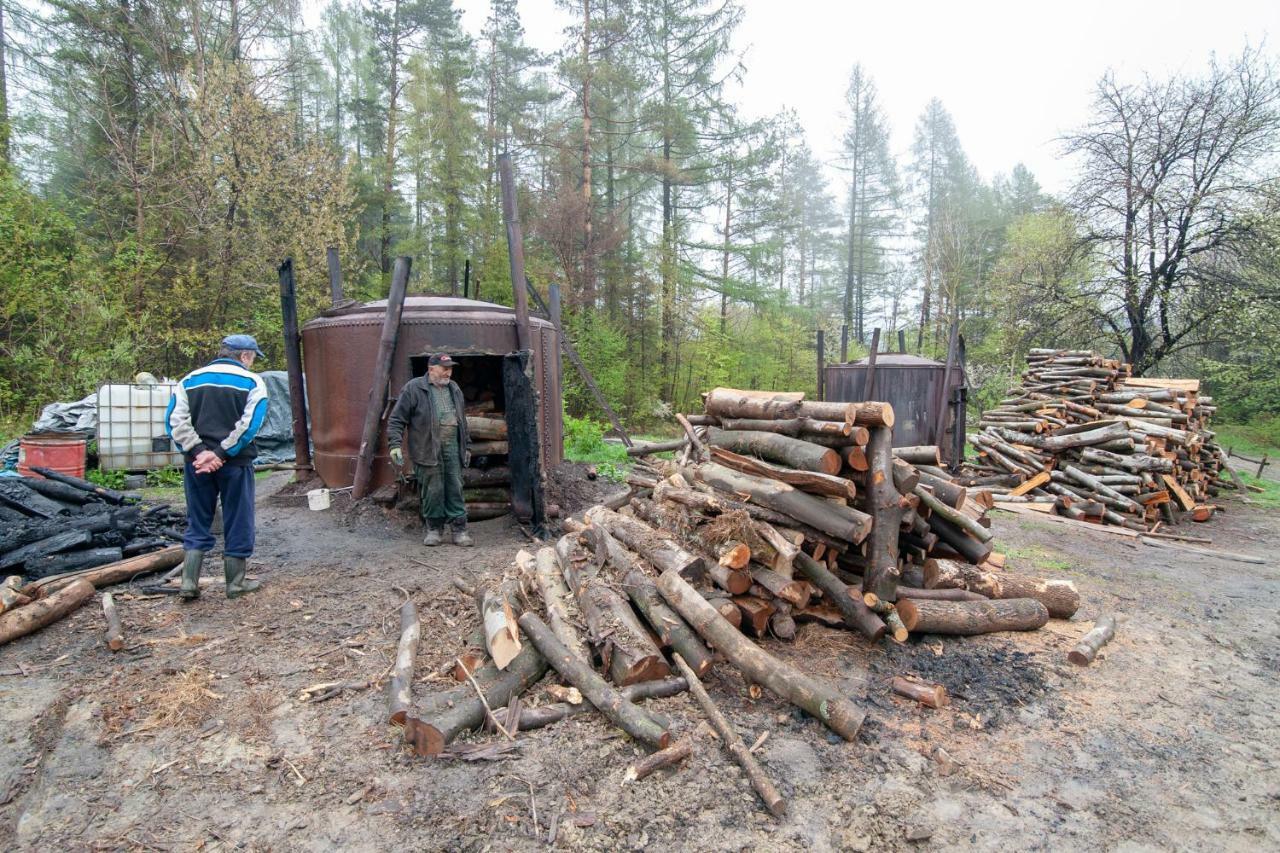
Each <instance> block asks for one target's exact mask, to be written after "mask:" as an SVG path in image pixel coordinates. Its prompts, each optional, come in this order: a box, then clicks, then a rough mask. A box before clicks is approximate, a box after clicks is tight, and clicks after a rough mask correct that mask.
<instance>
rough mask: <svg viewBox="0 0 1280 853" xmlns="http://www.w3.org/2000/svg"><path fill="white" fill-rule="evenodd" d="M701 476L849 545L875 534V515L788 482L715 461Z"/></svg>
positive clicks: (719, 486) (705, 467) (708, 481)
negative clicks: (839, 503)
mask: <svg viewBox="0 0 1280 853" xmlns="http://www.w3.org/2000/svg"><path fill="white" fill-rule="evenodd" d="M696 473H697V477H698V479H700V480H701V481H702V482H704V483H707V484H708V485H710V486H713V487H715V488H717V489H723V490H724V491H726V492H730V493H736V494H744V495H748V496H749V497H750V499H751V500H752V501H754V502H756V503H759V504H763V505H764V506H766V507H768V508H769V509H773V510H776V511H778V512H781V513H784V514H786V515H788V516H790V517H792V518H794V519H796V520H797V521H799V522H801V523H803V524H807V525H810V526H812V527H815V528H817V529H818V530H820V531H822V532H823V533H826V534H829V535H831V536H834V537H835V538H836V539H843V540H845V541H848V542H853V543H857V542H861V541H862V540H863V539H865V538H867V534H868V533H869V532H870V531H871V523H872V522H871V516H869V515H867V514H866V513H862V512H859V511H858V510H856V509H854V508H853V507H847V506H839V505H837V504H833V503H831V502H829V501H824V500H822V499H820V498H816V497H814V496H813V495H808V494H805V493H804V492H801V491H799V490H797V489H795V488H794V487H792V486H788V485H787V484H786V483H778V482H776V481H774V480H767V479H764V478H762V477H753V476H751V475H750V474H742V473H739V472H737V471H734V470H732V469H730V468H726V467H724V466H723V465H717V464H715V463H714V462H712V463H709V464H707V465H703V466H701V467H699V468H698V469H697V472H696Z"/></svg>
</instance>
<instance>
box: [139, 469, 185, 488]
mask: <svg viewBox="0 0 1280 853" xmlns="http://www.w3.org/2000/svg"><path fill="white" fill-rule="evenodd" d="M181 485H182V469H181V468H157V469H156V470H154V471H148V472H147V486H148V487H150V488H153V489H154V488H165V487H173V486H181Z"/></svg>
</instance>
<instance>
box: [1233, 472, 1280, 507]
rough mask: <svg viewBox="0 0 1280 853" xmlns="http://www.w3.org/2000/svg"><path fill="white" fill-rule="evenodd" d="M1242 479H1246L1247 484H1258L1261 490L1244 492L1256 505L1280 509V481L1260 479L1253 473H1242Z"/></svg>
mask: <svg viewBox="0 0 1280 853" xmlns="http://www.w3.org/2000/svg"><path fill="white" fill-rule="evenodd" d="M1240 479H1241V480H1244V482H1245V483H1246V484H1247V485H1250V486H1258V487H1259V488H1261V489H1262V491H1261V492H1254V491H1249V492H1244V493H1243V495H1244V496H1245V497H1247V498H1248V499H1249V500H1250V501H1251V502H1252V503H1253V504H1254V506H1260V507H1263V508H1264V509H1280V483H1277V482H1276V481H1275V480H1260V479H1258V478H1257V477H1255V476H1253V475H1252V474H1241V475H1240Z"/></svg>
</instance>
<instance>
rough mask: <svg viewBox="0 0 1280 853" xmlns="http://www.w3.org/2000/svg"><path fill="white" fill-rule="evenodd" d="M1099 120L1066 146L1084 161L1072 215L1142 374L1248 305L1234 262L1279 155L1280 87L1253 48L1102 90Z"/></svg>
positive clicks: (1121, 340)
mask: <svg viewBox="0 0 1280 853" xmlns="http://www.w3.org/2000/svg"><path fill="white" fill-rule="evenodd" d="M1094 110H1095V118H1094V120H1093V121H1092V122H1091V123H1089V124H1088V125H1086V126H1085V127H1084V128H1082V129H1081V130H1079V131H1077V132H1076V133H1074V134H1071V135H1070V136H1068V137H1066V139H1065V140H1064V141H1065V144H1066V149H1067V151H1068V152H1070V153H1077V154H1080V155H1083V158H1084V160H1083V171H1082V173H1081V176H1080V178H1079V180H1078V182H1077V184H1076V186H1075V188H1074V191H1073V193H1072V198H1071V206H1072V208H1073V209H1074V211H1075V213H1076V214H1077V216H1079V218H1080V220H1081V221H1082V222H1083V223H1084V224H1085V235H1084V237H1083V240H1082V245H1081V248H1082V249H1083V250H1084V251H1085V252H1087V253H1088V254H1089V255H1090V256H1091V257H1092V259H1093V260H1094V261H1095V264H1096V268H1097V270H1098V273H1097V275H1096V277H1094V278H1093V280H1092V281H1091V282H1090V283H1089V285H1088V288H1089V290H1090V291H1091V292H1089V293H1087V294H1085V295H1087V296H1091V297H1092V298H1091V299H1088V300H1086V301H1084V302H1080V301H1077V302H1076V303H1075V304H1076V305H1081V304H1084V305H1088V306H1091V308H1090V310H1092V311H1093V313H1094V315H1095V320H1096V321H1097V322H1099V323H1100V324H1102V325H1103V327H1105V328H1106V329H1107V330H1108V334H1109V336H1110V337H1111V338H1112V339H1113V340H1114V341H1115V343H1116V345H1117V347H1118V348H1119V349H1120V351H1121V352H1122V353H1123V355H1124V357H1125V359H1126V360H1127V361H1129V362H1131V363H1132V364H1133V367H1134V372H1135V373H1138V374H1141V373H1143V372H1144V371H1147V370H1150V369H1151V368H1153V367H1154V366H1155V365H1157V364H1158V363H1159V362H1160V361H1161V359H1163V358H1165V357H1167V356H1169V355H1172V354H1174V353H1176V352H1178V351H1180V350H1182V349H1186V348H1188V347H1193V346H1197V345H1200V344H1202V343H1205V342H1206V337H1205V336H1206V335H1207V334H1208V332H1207V331H1206V330H1208V329H1210V328H1212V326H1211V324H1209V323H1207V322H1206V321H1207V320H1208V319H1210V318H1211V317H1212V316H1213V315H1214V313H1215V312H1218V311H1223V310H1233V309H1235V308H1237V307H1238V305H1239V302H1240V300H1241V299H1244V298H1247V290H1248V283H1247V281H1246V280H1244V279H1243V277H1241V276H1239V275H1238V274H1236V273H1235V272H1234V270H1236V269H1238V268H1239V266H1238V265H1237V264H1234V263H1232V262H1231V259H1232V257H1233V256H1234V255H1236V254H1237V253H1238V252H1239V251H1241V250H1242V249H1243V247H1244V245H1245V244H1246V242H1247V239H1248V237H1249V230H1250V228H1251V226H1250V224H1249V223H1250V218H1249V215H1248V214H1249V213H1250V212H1251V210H1252V209H1254V207H1255V206H1256V205H1257V203H1258V201H1259V197H1260V193H1261V191H1262V189H1263V186H1264V183H1265V177H1264V175H1263V173H1262V172H1261V170H1262V169H1263V168H1265V167H1266V166H1267V165H1270V163H1269V160H1270V157H1271V156H1272V155H1273V154H1275V153H1276V151H1277V150H1278V149H1280V85H1278V83H1277V79H1276V75H1275V73H1274V69H1273V67H1272V66H1271V64H1270V63H1269V62H1268V61H1267V60H1266V59H1265V58H1264V57H1263V55H1262V54H1261V53H1260V52H1258V51H1255V50H1246V51H1245V52H1244V53H1243V54H1242V55H1241V56H1240V57H1238V58H1237V59H1234V60H1233V61H1231V62H1230V63H1229V64H1226V65H1222V64H1219V63H1218V62H1217V61H1216V60H1214V61H1211V62H1210V65H1209V69H1208V72H1207V73H1206V74H1205V75H1203V76H1201V77H1175V78H1173V79H1171V80H1169V81H1167V82H1158V81H1154V80H1150V79H1147V80H1144V81H1143V82H1141V83H1139V84H1133V85H1126V84H1122V83H1121V82H1119V81H1118V80H1117V79H1116V77H1115V75H1114V74H1107V75H1106V76H1105V77H1103V79H1102V80H1101V81H1100V82H1099V84H1098V91H1097V100H1096V103H1095V106H1094Z"/></svg>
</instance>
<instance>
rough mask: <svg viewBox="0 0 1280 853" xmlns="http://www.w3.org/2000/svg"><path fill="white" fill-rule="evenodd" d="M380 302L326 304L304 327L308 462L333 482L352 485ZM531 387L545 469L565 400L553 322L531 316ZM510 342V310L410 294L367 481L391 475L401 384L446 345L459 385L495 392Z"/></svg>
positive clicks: (558, 454) (383, 307)
mask: <svg viewBox="0 0 1280 853" xmlns="http://www.w3.org/2000/svg"><path fill="white" fill-rule="evenodd" d="M386 311H387V303H386V300H379V301H377V302H368V303H364V304H360V305H351V306H346V307H342V308H338V309H335V310H332V311H326V312H325V313H324V314H322V315H321V316H319V317H317V318H316V319H314V320H312V321H310V322H309V323H307V324H305V325H304V326H303V327H302V352H303V373H304V374H305V376H306V388H307V401H308V406H309V410H310V416H311V443H312V447H313V450H314V453H313V456H312V463H313V464H314V466H315V469H316V473H318V474H319V475H320V477H321V479H323V480H324V482H325V485H327V486H328V487H329V488H331V489H338V488H342V487H344V486H349V485H351V483H352V481H353V480H354V478H355V470H356V454H357V453H358V451H359V449H360V433H361V431H362V428H363V426H364V414H365V409H366V407H367V406H368V404H369V385H370V383H371V382H372V380H373V373H374V359H375V357H376V356H377V352H378V337H379V334H380V333H381V330H382V322H383V318H384V317H385V315H386ZM529 327H530V329H529V331H530V336H531V340H532V349H533V359H532V370H533V386H534V389H535V390H536V391H537V393H538V436H539V441H540V443H541V448H540V450H541V454H542V463H543V465H544V466H548V467H549V466H553V465H557V464H559V462H560V461H561V459H563V457H564V424H563V420H562V418H563V402H562V399H561V382H560V374H559V372H558V365H559V360H558V359H557V358H556V357H555V355H556V353H557V351H558V348H559V341H558V340H557V339H556V332H555V327H554V326H552V325H551V323H550V322H548V321H547V320H545V319H543V318H541V317H536V316H531V317H530V318H529ZM515 349H516V315H515V311H514V309H511V308H508V307H506V306H503V305H494V304H492V303H489V302H479V301H477V300H474V299H457V298H453V297H444V296H408V297H406V298H405V303H404V312H403V315H402V316H401V319H400V336H399V339H398V341H397V343H396V351H395V355H394V356H393V359H392V365H391V387H390V397H389V400H388V403H387V407H386V409H385V411H384V412H383V429H382V431H381V433H380V435H381V438H380V441H379V446H378V453H377V456H376V459H375V463H374V475H373V487H374V488H377V487H379V486H384V485H387V484H389V483H393V482H395V477H396V471H395V470H394V468H393V467H392V465H391V460H390V457H389V456H388V452H387V446H386V420H385V419H386V416H387V415H388V414H390V412H391V406H393V405H394V403H395V398H396V396H398V395H399V393H400V389H401V388H403V387H404V385H405V383H406V382H408V381H409V380H410V379H412V378H414V377H415V376H421V375H423V374H425V373H426V372H427V358H428V357H429V356H430V355H431V353H434V352H447V353H449V354H450V355H451V356H453V357H454V358H455V359H457V361H458V366H457V367H456V368H455V369H454V379H455V380H457V381H458V382H459V384H467V383H474V382H479V383H480V384H482V385H483V386H484V387H486V388H491V387H492V385H493V384H494V383H493V382H492V381H490V380H491V379H496V386H497V388H496V391H497V393H498V394H501V387H502V383H501V361H502V356H504V355H507V354H508V353H511V352H514V351H515Z"/></svg>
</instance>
